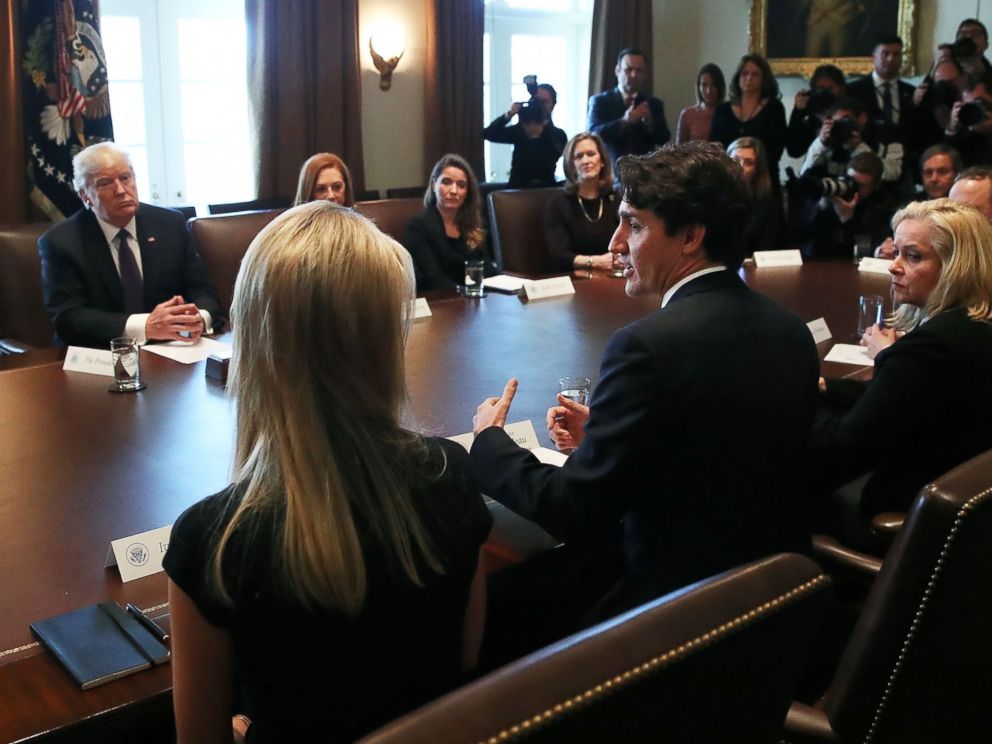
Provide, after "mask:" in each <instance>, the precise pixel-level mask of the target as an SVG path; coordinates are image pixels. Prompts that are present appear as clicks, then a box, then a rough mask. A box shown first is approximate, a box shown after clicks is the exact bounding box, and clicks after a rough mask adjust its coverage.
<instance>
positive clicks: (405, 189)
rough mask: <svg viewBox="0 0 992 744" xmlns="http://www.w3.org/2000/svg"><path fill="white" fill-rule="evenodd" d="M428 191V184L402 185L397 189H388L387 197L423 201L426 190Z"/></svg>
mask: <svg viewBox="0 0 992 744" xmlns="http://www.w3.org/2000/svg"><path fill="white" fill-rule="evenodd" d="M425 191H427V185H426V184H424V185H423V186H400V187H398V188H395V189H386V198H387V199H419V200H421V201H423V199H424V192H425Z"/></svg>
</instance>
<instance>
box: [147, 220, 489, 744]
mask: <svg viewBox="0 0 992 744" xmlns="http://www.w3.org/2000/svg"><path fill="white" fill-rule="evenodd" d="M413 298H414V291H413V273H412V266H411V265H410V256H409V254H407V252H406V251H405V250H403V247H402V246H401V245H400V244H399V243H397V242H396V241H395V240H393V239H392V238H390V237H388V236H386V235H385V234H384V233H382V232H380V231H379V230H378V229H376V227H375V226H374V225H373V224H372V223H371V222H369V220H367V219H366V218H365V217H363V216H361V215H360V214H358V213H356V212H353V211H351V210H347V209H342V208H341V207H338V206H337V205H334V204H328V203H327V202H326V201H316V202H313V203H309V204H304V205H301V206H298V207H294V208H293V209H290V210H289V211H287V212H285V213H284V214H282V215H280V216H278V217H276V219H275V220H273V221H272V222H271V223H270V224H269V225H267V226H266V227H265V228H264V229H263V230H262V231H261V232H260V233H259V234H258V236H257V237H256V238H255V240H253V241H252V244H251V246H250V247H249V249H248V252H247V254H246V255H245V259H244V263H243V264H242V266H241V271H240V272H239V273H238V279H237V284H236V286H235V290H234V305H233V307H232V310H231V318H232V320H233V327H234V357H233V361H232V365H231V367H232V376H231V380H230V385H229V389H230V390H231V391H232V393H233V395H234V398H235V399H236V400H237V438H236V445H235V455H234V482H233V483H232V484H231V485H230V486H229V487H228V488H226V489H225V490H224V491H221V492H220V493H218V494H216V495H214V496H211V497H209V498H207V499H205V500H203V501H201V502H200V503H198V504H195V505H194V506H192V507H190V508H189V509H188V510H187V511H186V512H185V513H184V514H183V515H182V516H181V517H179V520H178V521H177V522H176V524H175V526H174V527H173V529H172V537H171V540H170V543H169V549H168V552H167V553H166V555H165V560H164V563H163V565H164V568H165V570H166V572H167V573H168V575H169V607H170V611H171V619H172V653H173V657H172V675H173V688H174V689H173V701H174V705H175V714H176V716H175V717H176V730H177V734H178V740H179V742H181V743H185V742H192V741H218V742H219V741H228V742H230V741H232V739H233V736H232V719H231V714H232V713H233V712H234V711H233V705H234V702H233V697H234V689H235V686H236V685H235V682H237V687H238V688H239V689H240V690H241V691H242V692H243V700H242V701H241V703H242V704H243V706H244V707H243V708H242V710H243V711H245V712H246V713H247V714H248V716H250V718H251V721H252V722H251V724H250V730H249V731H248V734H249V736H248V737H247V740H248V741H250V742H254V743H256V744H257V743H259V742H261V743H263V744H264V743H265V742H284V741H293V742H303V741H308V742H314V741H354V740H355V739H357V738H360V737H361V736H362V735H364V734H365V733H367V732H369V731H371V730H373V729H375V728H377V727H379V726H381V725H382V724H384V723H386V722H388V721H390V720H391V719H393V718H395V717H397V716H398V715H400V714H402V713H404V712H406V711H408V710H410V709H412V708H414V707H417V706H419V705H421V704H422V703H425V702H427V701H428V700H430V699H432V698H434V697H436V696H437V695H438V694H441V693H444V692H445V691H447V690H448V689H450V688H452V687H453V686H455V685H456V684H457V683H458V682H459V680H460V678H461V675H462V671H463V670H467V669H470V668H472V667H473V666H474V664H475V659H476V656H477V653H478V649H479V644H480V641H481V632H482V623H483V617H484V612H485V604H484V603H485V579H484V577H483V574H482V572H481V562H480V560H479V556H480V549H481V546H482V544H483V543H484V541H485V540H486V536H487V534H488V532H489V529H490V527H491V525H492V516H491V515H490V514H489V511H488V509H487V508H486V505H485V503H484V502H483V500H482V496H481V494H480V493H479V489H478V487H477V486H476V484H475V481H474V478H473V475H472V472H471V466H470V463H469V460H468V455H467V454H466V453H465V451H464V450H463V449H462V448H461V447H460V446H458V445H456V444H454V443H452V442H449V441H447V440H445V439H437V438H433V437H424V436H421V435H420V434H417V433H415V432H412V431H409V430H408V429H405V428H404V427H403V426H402V425H401V424H400V412H401V409H402V407H403V406H404V402H405V400H406V393H405V380H404V363H403V356H404V346H405V343H406V339H407V337H408V335H409V329H410V324H411V319H412V306H413ZM234 725H235V730H236V731H238V732H239V733H244V732H243V731H242V730H241V729H243V727H244V719H243V717H242V716H237V717H236V718H235V723H234Z"/></svg>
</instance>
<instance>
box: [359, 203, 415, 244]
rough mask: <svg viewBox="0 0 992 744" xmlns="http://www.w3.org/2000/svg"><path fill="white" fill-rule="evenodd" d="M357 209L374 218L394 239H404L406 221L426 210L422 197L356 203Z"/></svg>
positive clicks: (371, 218) (377, 224)
mask: <svg viewBox="0 0 992 744" xmlns="http://www.w3.org/2000/svg"><path fill="white" fill-rule="evenodd" d="M355 210H356V211H358V212H361V213H362V214H364V215H365V216H366V217H368V218H369V219H370V220H372V221H373V222H374V223H375V224H376V226H378V228H379V229H380V230H382V231H383V232H384V233H386V235H388V236H389V237H391V238H392V239H393V240H397V241H400V242H402V241H403V233H404V232H405V231H406V223H407V222H409V221H410V218H411V217H416V216H417V215H418V214H420V213H421V212H423V211H424V201H423V199H422V198H414V197H408V198H404V199H392V198H390V199H377V200H375V201H363V202H358V203H356V204H355Z"/></svg>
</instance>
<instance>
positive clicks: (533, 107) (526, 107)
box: [517, 75, 548, 124]
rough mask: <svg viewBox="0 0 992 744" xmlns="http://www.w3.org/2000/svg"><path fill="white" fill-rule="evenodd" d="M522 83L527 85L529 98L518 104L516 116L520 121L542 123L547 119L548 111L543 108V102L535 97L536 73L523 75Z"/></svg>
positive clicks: (523, 122)
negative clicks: (518, 108) (518, 109)
mask: <svg viewBox="0 0 992 744" xmlns="http://www.w3.org/2000/svg"><path fill="white" fill-rule="evenodd" d="M524 85H526V86H527V93H529V94H530V99H529V100H527V101H526V102H525V103H522V104H520V111H519V112H518V113H517V116H519V117H520V123H521V124H543V123H544V122H546V121H547V120H548V112H547V110H546V109H545V108H544V102H543V101H542V100H541V99H540V98H537V97H536V94H537V75H524Z"/></svg>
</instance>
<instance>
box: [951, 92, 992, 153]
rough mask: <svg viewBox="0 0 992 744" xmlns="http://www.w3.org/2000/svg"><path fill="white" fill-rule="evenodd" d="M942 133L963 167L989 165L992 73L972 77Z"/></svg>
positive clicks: (991, 142)
mask: <svg viewBox="0 0 992 744" xmlns="http://www.w3.org/2000/svg"><path fill="white" fill-rule="evenodd" d="M944 133H945V135H946V141H947V143H948V144H950V145H953V146H954V148H955V149H956V150H957V151H958V152H959V153H961V160H962V161H963V162H964V165H965V167H968V166H972V165H990V164H992V75H988V74H986V75H981V76H979V77H977V78H973V79H972V80H971V82H970V83H969V85H968V86H967V89H966V90H965V92H964V95H962V96H961V100H960V101H958V102H957V103H955V104H954V106H953V108H952V109H951V118H950V121H949V123H948V125H947V129H946V130H945V131H944Z"/></svg>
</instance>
